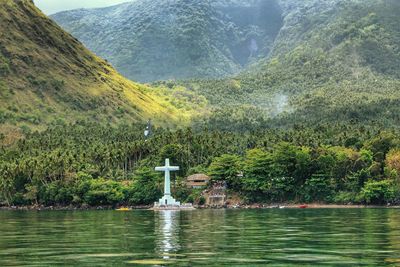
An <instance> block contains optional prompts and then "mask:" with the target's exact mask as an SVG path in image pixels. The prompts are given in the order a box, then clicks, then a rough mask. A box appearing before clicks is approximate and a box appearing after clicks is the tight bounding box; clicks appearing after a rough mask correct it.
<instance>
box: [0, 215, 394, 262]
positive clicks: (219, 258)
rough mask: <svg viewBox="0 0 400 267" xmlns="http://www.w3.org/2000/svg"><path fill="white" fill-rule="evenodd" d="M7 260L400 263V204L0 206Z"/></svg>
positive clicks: (0, 242)
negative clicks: (124, 208)
mask: <svg viewBox="0 0 400 267" xmlns="http://www.w3.org/2000/svg"><path fill="white" fill-rule="evenodd" d="M0 235H1V236H0V266H57V265H65V266H265V265H269V266H299V265H301V266H400V210H394V209H393V210H391V209H346V210H336V209H333V210H327V209H325V210H324V209H321V210H197V211H185V212H182V211H181V212H152V211H132V212H117V211H89V212H88V211H84V212H57V211H53V212H8V211H7V212H4V211H3V212H0Z"/></svg>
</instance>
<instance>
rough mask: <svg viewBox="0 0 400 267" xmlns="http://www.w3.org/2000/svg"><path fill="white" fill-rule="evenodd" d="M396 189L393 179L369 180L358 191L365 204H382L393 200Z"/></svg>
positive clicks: (396, 193)
mask: <svg viewBox="0 0 400 267" xmlns="http://www.w3.org/2000/svg"><path fill="white" fill-rule="evenodd" d="M396 198H398V190H397V189H396V186H395V184H394V182H393V181H391V180H383V181H369V182H367V183H366V184H365V186H364V187H363V189H362V190H361V192H360V199H361V200H362V201H363V202H365V203H367V204H384V203H390V202H392V201H395V200H396Z"/></svg>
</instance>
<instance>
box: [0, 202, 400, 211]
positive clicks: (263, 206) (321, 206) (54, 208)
mask: <svg viewBox="0 0 400 267" xmlns="http://www.w3.org/2000/svg"><path fill="white" fill-rule="evenodd" d="M121 207H124V208H128V209H129V210H147V209H151V208H152V207H153V205H143V206H95V207H92V206H88V205H82V206H41V205H33V206H2V207H0V211H2V210H3V211H85V210H116V209H118V208H121ZM194 207H195V208H196V209H300V208H301V209H361V208H390V209H399V208H400V206H398V205H396V206H394V205H381V206H379V205H353V204H349V205H337V204H316V203H312V204H251V205H224V206H206V205H201V206H199V205H194Z"/></svg>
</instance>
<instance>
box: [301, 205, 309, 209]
mask: <svg viewBox="0 0 400 267" xmlns="http://www.w3.org/2000/svg"><path fill="white" fill-rule="evenodd" d="M306 208H308V205H300V206H299V209H306Z"/></svg>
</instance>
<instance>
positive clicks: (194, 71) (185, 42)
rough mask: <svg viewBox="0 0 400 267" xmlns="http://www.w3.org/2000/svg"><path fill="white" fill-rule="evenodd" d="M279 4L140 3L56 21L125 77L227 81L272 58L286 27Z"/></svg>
mask: <svg viewBox="0 0 400 267" xmlns="http://www.w3.org/2000/svg"><path fill="white" fill-rule="evenodd" d="M281 14H282V9H281V7H280V5H279V3H278V1H277V0H246V1H242V0H217V1H210V0H205V1H187V0H136V1H132V2H128V3H126V4H121V5H117V6H112V7H107V8H100V9H81V10H74V11H65V12H61V13H57V14H55V15H53V16H52V18H53V19H54V20H55V21H56V22H57V23H59V24H60V25H61V26H63V27H64V28H65V29H66V30H67V31H69V32H70V33H72V34H73V35H74V36H75V37H77V38H78V39H79V40H81V41H82V42H83V43H84V44H85V45H86V46H87V47H88V48H89V49H91V50H92V51H94V52H95V53H96V54H98V55H100V56H102V57H104V58H106V59H107V60H109V61H110V62H111V63H112V64H113V65H114V66H115V67H116V68H117V69H118V70H119V71H120V72H121V73H122V74H124V75H125V76H126V77H128V78H131V79H133V80H138V81H146V82H147V81H155V80H168V79H183V78H205V77H213V78H216V77H218V78H220V77H223V76H226V75H229V74H234V73H237V72H239V71H240V70H242V69H243V68H244V67H245V66H247V65H248V64H249V63H251V62H254V61H255V60H257V59H259V58H262V57H266V56H267V55H268V54H269V52H270V50H271V48H272V45H273V42H274V40H275V37H276V36H277V34H278V33H279V30H280V28H281V26H282V17H281Z"/></svg>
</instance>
